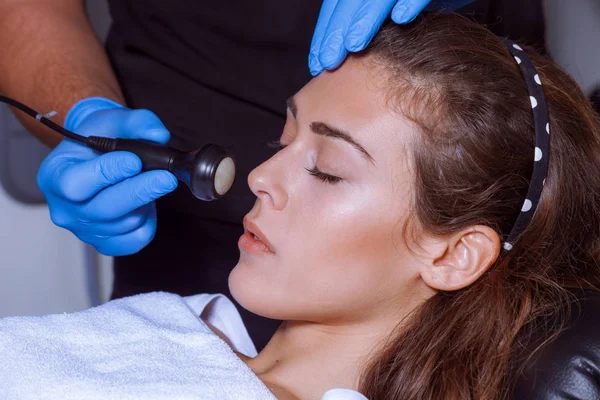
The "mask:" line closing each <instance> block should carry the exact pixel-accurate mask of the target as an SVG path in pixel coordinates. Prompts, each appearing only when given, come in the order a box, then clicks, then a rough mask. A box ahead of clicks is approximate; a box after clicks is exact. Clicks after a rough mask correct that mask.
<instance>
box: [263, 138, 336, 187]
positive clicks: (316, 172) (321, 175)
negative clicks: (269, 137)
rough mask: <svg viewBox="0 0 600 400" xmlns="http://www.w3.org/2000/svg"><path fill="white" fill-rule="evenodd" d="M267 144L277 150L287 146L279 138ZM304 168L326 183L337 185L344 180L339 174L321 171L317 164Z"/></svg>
mask: <svg viewBox="0 0 600 400" xmlns="http://www.w3.org/2000/svg"><path fill="white" fill-rule="evenodd" d="M267 145H268V146H269V147H270V148H272V149H276V150H277V151H279V150H281V149H283V148H285V147H286V145H285V144H282V143H281V141H280V140H279V139H278V140H273V141H271V142H269V143H268V144H267ZM304 169H305V170H307V171H308V173H309V174H311V175H312V176H314V177H315V178H317V179H318V180H320V181H322V182H325V183H329V184H330V185H335V184H336V183H338V182H341V181H342V178H340V177H338V176H334V175H330V174H326V173H324V172H321V171H320V170H319V169H318V168H317V167H316V166H314V167H312V168H304Z"/></svg>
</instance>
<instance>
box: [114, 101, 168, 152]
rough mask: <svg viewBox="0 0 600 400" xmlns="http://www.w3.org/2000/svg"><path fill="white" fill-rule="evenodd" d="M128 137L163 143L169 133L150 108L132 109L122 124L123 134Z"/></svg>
mask: <svg viewBox="0 0 600 400" xmlns="http://www.w3.org/2000/svg"><path fill="white" fill-rule="evenodd" d="M120 137H126V138H129V139H143V140H149V141H152V142H157V143H161V144H165V143H167V142H168V141H169V138H170V134H169V131H168V130H167V128H166V127H165V126H164V125H163V123H162V121H161V120H160V119H159V118H158V116H157V115H156V114H154V113H153V112H152V111H150V110H144V109H139V110H132V111H130V112H129V113H128V115H127V120H126V122H125V124H124V126H123V136H120Z"/></svg>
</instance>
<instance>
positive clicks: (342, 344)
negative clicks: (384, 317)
mask: <svg viewBox="0 0 600 400" xmlns="http://www.w3.org/2000/svg"><path fill="white" fill-rule="evenodd" d="M394 320H395V321H396V322H397V321H398V319H394ZM394 325H395V324H394ZM394 325H392V324H391V323H389V322H388V323H386V324H382V323H381V321H378V322H376V321H371V322H362V323H355V324H343V325H324V324H317V323H309V322H299V321H287V322H284V323H282V325H281V326H280V328H279V329H278V330H277V332H276V333H275V335H274V336H273V338H272V339H271V341H270V342H269V344H268V345H267V346H266V347H265V348H264V350H263V351H261V353H260V354H259V355H258V356H257V357H255V358H254V359H249V360H246V362H247V364H248V366H249V367H250V368H251V369H252V370H253V371H254V373H256V374H257V375H258V376H259V378H261V380H262V381H263V382H265V383H266V384H267V386H271V387H273V388H275V389H274V393H275V394H276V395H277V392H280V393H285V395H286V396H285V397H297V398H302V399H305V398H306V399H308V398H314V399H320V398H321V397H322V396H323V394H324V393H325V392H326V391H327V390H329V389H333V388H346V389H353V390H358V384H359V379H360V374H361V373H362V369H363V368H364V366H365V365H366V362H367V361H368V357H369V356H371V355H373V349H376V348H377V347H378V345H379V344H380V343H381V341H383V340H385V339H387V338H388V336H389V335H390V334H391V332H392V330H393V329H394ZM281 397H282V398H283V397H284V396H281Z"/></svg>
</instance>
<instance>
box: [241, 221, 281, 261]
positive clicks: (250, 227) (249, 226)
mask: <svg viewBox="0 0 600 400" xmlns="http://www.w3.org/2000/svg"><path fill="white" fill-rule="evenodd" d="M243 225H244V230H245V231H247V232H250V233H251V234H253V235H254V236H255V238H256V239H258V240H260V241H261V242H262V243H263V244H264V245H265V246H267V248H268V249H269V250H270V251H271V252H272V253H275V250H274V249H273V245H272V244H271V242H269V239H267V237H266V236H265V234H264V233H262V231H261V230H260V228H259V227H258V226H257V225H256V224H255V223H254V222H252V221H250V220H249V219H248V218H244V221H243Z"/></svg>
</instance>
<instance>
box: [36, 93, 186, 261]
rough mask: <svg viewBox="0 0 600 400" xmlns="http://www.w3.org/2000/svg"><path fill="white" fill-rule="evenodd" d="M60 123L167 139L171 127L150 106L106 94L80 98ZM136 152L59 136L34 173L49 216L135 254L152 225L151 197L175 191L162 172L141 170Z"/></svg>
mask: <svg viewBox="0 0 600 400" xmlns="http://www.w3.org/2000/svg"><path fill="white" fill-rule="evenodd" d="M65 128H66V129H68V130H71V131H73V132H75V133H78V134H80V135H83V136H91V135H95V136H105V137H112V138H114V137H119V138H129V139H145V140H149V141H154V142H158V143H166V142H167V141H168V140H169V136H170V135H169V131H168V130H167V129H166V128H165V126H164V125H163V124H162V122H161V121H160V120H159V119H158V117H157V116H156V115H155V114H153V113H152V112H150V111H148V110H131V109H128V108H124V107H123V106H121V105H119V104H117V103H115V102H113V101H111V100H108V99H103V98H88V99H84V100H82V101H80V102H79V103H77V104H76V105H75V106H73V108H72V109H71V111H70V112H69V114H68V115H67V118H66V121H65ZM141 168H142V163H141V160H140V159H139V158H138V156H136V155H135V154H133V153H129V152H122V151H116V152H111V153H106V154H102V155H100V154H98V153H96V152H94V151H93V150H91V149H90V148H88V147H85V146H84V145H82V144H79V143H77V142H75V141H72V140H69V139H64V140H63V141H62V142H61V143H60V144H59V145H58V146H57V147H56V148H55V149H54V150H53V151H52V152H51V153H50V154H49V155H48V157H47V158H46V159H45V160H44V162H43V163H42V165H41V167H40V169H39V171H38V176H37V182H38V186H39V187H40V189H41V190H42V192H43V193H44V195H45V196H46V200H47V201H48V207H49V209H50V216H51V218H52V221H53V222H54V223H55V224H56V225H58V226H61V227H63V228H66V229H68V230H70V231H71V232H73V233H74V234H75V235H76V236H77V237H78V238H79V239H81V240H82V241H84V242H86V243H89V244H91V245H92V246H94V247H95V248H96V249H97V250H98V251H99V252H100V253H102V254H105V255H110V256H121V255H128V254H133V253H136V252H137V251H139V250H140V249H142V248H143V247H144V246H146V245H147V244H148V243H150V241H151V240H152V239H153V238H154V234H155V232H156V208H155V205H154V200H156V199H157V198H159V197H161V196H163V195H165V194H167V193H169V192H171V191H173V190H174V189H175V188H176V187H177V179H176V178H175V176H174V175H172V174H171V173H170V172H167V171H161V170H158V171H148V172H141Z"/></svg>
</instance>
